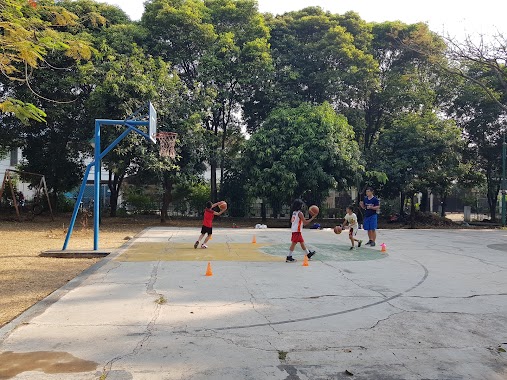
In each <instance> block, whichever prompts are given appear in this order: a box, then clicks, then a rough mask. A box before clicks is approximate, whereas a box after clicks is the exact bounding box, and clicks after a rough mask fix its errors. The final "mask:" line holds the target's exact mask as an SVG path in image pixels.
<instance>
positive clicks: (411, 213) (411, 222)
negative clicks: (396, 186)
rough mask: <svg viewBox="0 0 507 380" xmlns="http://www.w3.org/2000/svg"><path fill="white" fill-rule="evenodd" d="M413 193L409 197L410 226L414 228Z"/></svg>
mask: <svg viewBox="0 0 507 380" xmlns="http://www.w3.org/2000/svg"><path fill="white" fill-rule="evenodd" d="M414 198H415V196H414V194H412V196H411V197H410V228H415V202H414Z"/></svg>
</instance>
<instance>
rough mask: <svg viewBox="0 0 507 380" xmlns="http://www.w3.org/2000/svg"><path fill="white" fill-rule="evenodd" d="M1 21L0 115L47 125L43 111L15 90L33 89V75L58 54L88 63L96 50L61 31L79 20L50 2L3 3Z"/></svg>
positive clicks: (83, 38)
mask: <svg viewBox="0 0 507 380" xmlns="http://www.w3.org/2000/svg"><path fill="white" fill-rule="evenodd" d="M0 21H1V24H0V31H1V33H0V35H1V37H0V47H1V49H2V52H1V54H0V70H1V71H2V73H3V74H4V78H3V85H2V93H1V95H0V112H2V113H7V114H13V115H15V116H16V117H17V118H19V119H20V120H21V121H22V122H24V123H28V121H29V120H36V121H44V119H45V116H46V114H45V113H44V111H43V110H41V109H40V108H37V107H36V106H35V105H33V104H31V103H29V102H26V101H25V100H24V99H20V98H16V97H15V96H13V92H12V88H13V87H17V85H18V84H23V85H26V86H27V87H28V88H30V76H31V73H32V71H33V70H36V69H41V68H43V67H44V66H46V67H47V66H48V59H49V56H50V55H51V54H52V53H53V52H55V51H59V52H62V53H63V54H64V55H65V56H67V57H70V58H72V59H73V60H82V59H84V60H88V59H90V58H91V57H92V54H93V52H94V50H93V48H92V47H91V45H90V42H89V40H88V39H87V38H86V36H82V35H81V34H71V33H67V32H65V31H61V29H62V28H64V27H68V26H70V25H77V24H78V22H79V19H78V17H77V16H76V15H75V14H73V13H71V12H69V11H67V10H66V9H65V8H63V7H61V6H60V5H59V4H55V3H54V2H53V1H50V0H43V1H38V2H37V3H36V5H35V6H31V5H30V2H28V1H25V0H2V2H1V6H0ZM41 64H42V66H41Z"/></svg>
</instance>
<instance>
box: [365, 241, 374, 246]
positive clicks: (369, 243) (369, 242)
mask: <svg viewBox="0 0 507 380" xmlns="http://www.w3.org/2000/svg"><path fill="white" fill-rule="evenodd" d="M371 243H373V242H372V241H371V240H368V243H366V244H365V245H371Z"/></svg>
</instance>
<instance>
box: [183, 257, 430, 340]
mask: <svg viewBox="0 0 507 380" xmlns="http://www.w3.org/2000/svg"><path fill="white" fill-rule="evenodd" d="M414 261H415V262H416V263H417V264H419V266H421V268H422V269H423V270H424V275H423V276H422V278H421V279H420V280H419V282H418V283H417V284H415V285H413V286H412V287H410V288H408V289H407V290H405V291H403V292H401V293H398V294H395V295H394V296H391V297H388V298H386V299H383V300H382V301H377V302H373V303H370V304H367V305H363V306H359V307H354V308H352V309H347V310H342V311H337V312H335V313H328V314H322V315H315V316H313V317H306V318H298V319H289V320H285V321H278V322H268V323H257V324H252V325H240V326H229V327H217V328H210V329H199V330H194V331H196V332H200V331H206V330H212V331H224V330H238V329H249V328H252V327H264V326H275V325H284V324H288V323H296V322H304V321H312V320H315V319H322V318H327V317H333V316H335V315H341V314H347V313H352V312H353V311H358V310H363V309H367V308H369V307H372V306H377V305H380V304H383V303H386V302H389V301H392V300H393V299H395V298H398V297H401V296H402V295H404V294H406V293H409V292H411V291H412V290H414V289H415V288H417V287H418V286H420V285H421V284H422V283H423V282H424V281H426V279H427V278H428V274H429V272H428V269H427V268H426V267H425V266H424V265H423V264H421V263H420V262H419V261H417V260H414ZM175 332H176V331H175ZM177 332H178V333H181V332H182V331H177Z"/></svg>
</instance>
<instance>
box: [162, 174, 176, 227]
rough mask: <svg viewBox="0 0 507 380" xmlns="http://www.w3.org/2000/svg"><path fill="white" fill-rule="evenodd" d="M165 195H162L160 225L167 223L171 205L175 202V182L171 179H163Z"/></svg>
mask: <svg viewBox="0 0 507 380" xmlns="http://www.w3.org/2000/svg"><path fill="white" fill-rule="evenodd" d="M162 186H163V189H164V194H163V195H162V208H161V210H160V223H162V224H164V223H165V222H166V221H167V218H168V215H167V211H168V210H169V205H170V204H171V202H172V200H173V194H172V191H173V182H172V181H171V180H170V179H169V178H165V177H164V179H163V183H162Z"/></svg>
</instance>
